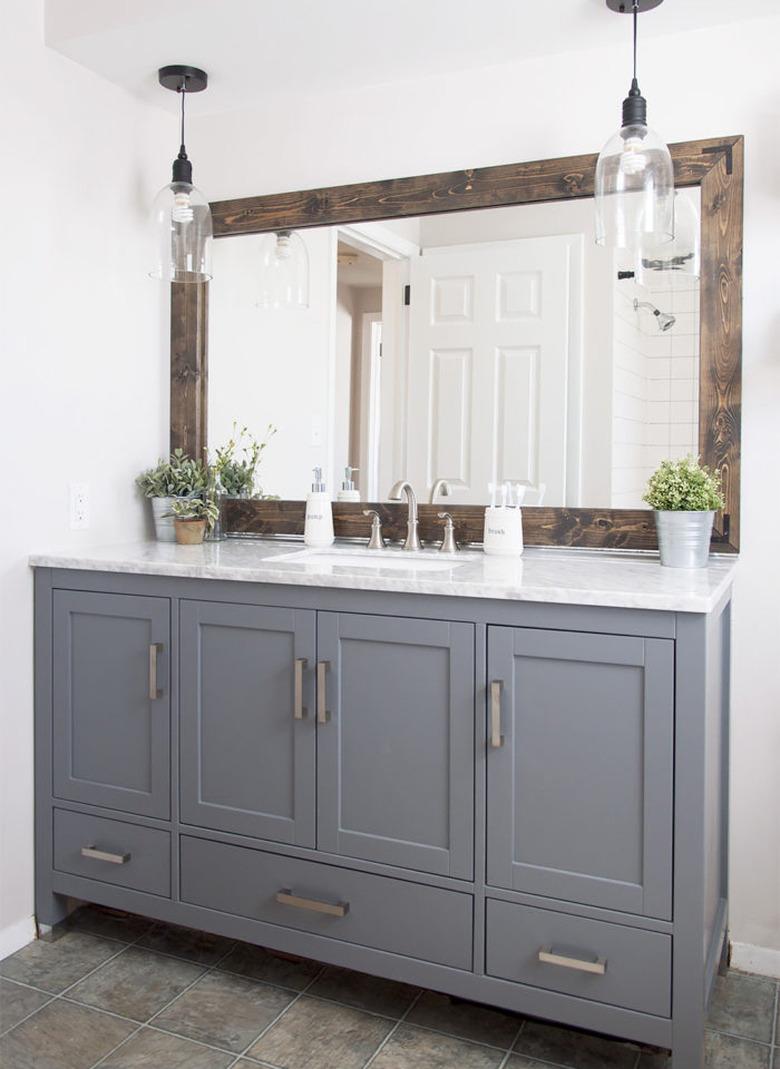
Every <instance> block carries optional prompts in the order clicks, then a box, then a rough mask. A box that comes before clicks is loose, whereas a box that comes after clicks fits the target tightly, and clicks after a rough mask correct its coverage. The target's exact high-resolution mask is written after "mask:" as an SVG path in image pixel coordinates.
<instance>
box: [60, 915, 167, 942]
mask: <svg viewBox="0 0 780 1069" xmlns="http://www.w3.org/2000/svg"><path fill="white" fill-rule="evenodd" d="M151 926H152V921H150V920H147V919H146V918H145V917H138V916H136V914H135V913H124V912H123V911H122V910H118V909H109V908H108V907H107V906H80V907H79V908H78V909H77V910H75V911H74V912H73V913H71V915H70V916H69V917H68V918H67V919H66V920H64V921H63V923H62V925H58V927H62V928H65V929H69V930H71V931H78V932H89V933H90V934H91V935H101V936H103V937H104V938H106V939H117V940H118V941H119V942H120V943H134V942H135V940H136V939H137V938H138V937H139V936H140V935H143V933H144V932H148V931H149V929H150V928H151Z"/></svg>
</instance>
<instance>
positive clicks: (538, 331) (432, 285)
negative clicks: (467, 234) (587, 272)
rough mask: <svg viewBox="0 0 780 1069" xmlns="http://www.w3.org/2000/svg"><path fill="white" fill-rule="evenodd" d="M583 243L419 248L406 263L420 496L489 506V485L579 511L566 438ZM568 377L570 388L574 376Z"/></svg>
mask: <svg viewBox="0 0 780 1069" xmlns="http://www.w3.org/2000/svg"><path fill="white" fill-rule="evenodd" d="M582 256H583V247H582V238H581V237H580V236H578V235H563V236H555V237H544V238H527V239H522V240H514V241H505V242H491V243H490V244H489V245H485V244H477V245H458V246H450V247H448V248H439V249H432V250H431V251H428V250H426V251H425V252H424V253H423V255H421V256H419V257H416V258H414V259H413V260H412V263H411V280H412V289H411V308H410V332H409V333H410V337H409V367H408V377H407V383H408V412H409V419H408V423H407V428H408V430H407V462H408V472H409V478H410V479H411V481H412V484H413V485H414V486H415V487H417V488H418V490H422V489H423V487H425V489H426V492H429V491H430V488H431V486H432V485H433V483H434V482H435V481H436V479H446V480H447V481H448V482H449V483H450V486H451V489H452V497H451V499H450V500H451V501H452V503H453V504H454V503H458V504H484V502H485V501H486V499H487V485H488V483H491V482H503V481H504V480H505V479H509V480H511V481H512V482H522V483H525V484H526V485H527V486H528V487H529V495H528V501H529V503H531V504H535V503H537V502H538V500H539V493H540V488H541V487H546V497H547V499H548V500H550V501H552V502H555V503H556V504H562V503H564V502H566V503H567V504H577V500H576V497H577V482H578V480H577V479H576V478H574V477H573V473H572V472H570V471H567V448H566V446H567V435H568V434H572V433H574V434H575V435H576V434H578V431H579V399H578V398H577V397H575V396H574V395H573V390H572V385H571V383H570V381H569V380H570V374H569V372H570V367H571V366H572V364H573V361H574V360H575V359H577V358H578V356H577V353H576V352H574V353H573V352H572V340H573V339H574V344H575V347H576V345H577V342H578V339H579V337H580V321H581V317H582V307H581V303H582V298H581V292H580V286H579V284H576V283H577V280H579V279H580V278H581V274H582ZM576 378H577V377H576V376H572V381H576Z"/></svg>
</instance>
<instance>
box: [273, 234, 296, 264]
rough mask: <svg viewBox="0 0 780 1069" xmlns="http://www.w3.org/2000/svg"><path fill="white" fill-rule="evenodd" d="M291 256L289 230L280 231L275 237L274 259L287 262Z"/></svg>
mask: <svg viewBox="0 0 780 1069" xmlns="http://www.w3.org/2000/svg"><path fill="white" fill-rule="evenodd" d="M292 254H293V247H292V235H291V234H290V231H289V230H280V231H279V232H278V234H277V235H276V250H275V255H276V259H277V260H289V259H290V257H291V256H292Z"/></svg>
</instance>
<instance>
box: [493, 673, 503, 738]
mask: <svg viewBox="0 0 780 1069" xmlns="http://www.w3.org/2000/svg"><path fill="white" fill-rule="evenodd" d="M503 689H504V684H503V683H502V682H501V680H500V679H494V680H493V681H492V683H491V684H490V745H491V746H492V747H493V748H494V749H495V750H497V749H499V747H501V746H503V745H504V736H503V735H502V734H501V691H502V690H503Z"/></svg>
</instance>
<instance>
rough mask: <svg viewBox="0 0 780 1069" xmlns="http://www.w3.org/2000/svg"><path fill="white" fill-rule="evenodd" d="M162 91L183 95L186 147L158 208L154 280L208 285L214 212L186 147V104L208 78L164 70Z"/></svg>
mask: <svg viewBox="0 0 780 1069" xmlns="http://www.w3.org/2000/svg"><path fill="white" fill-rule="evenodd" d="M158 77H159V80H160V85H162V86H164V87H165V88H166V89H171V90H174V91H175V92H177V93H179V95H180V99H181V145H180V148H179V155H178V156H177V157H176V159H175V160H174V161H173V174H172V180H171V182H169V184H168V185H167V186H164V187H163V188H162V189H161V190H160V192H159V193H158V194H157V196H156V197H155V199H154V203H153V205H152V225H153V230H154V240H155V260H154V264H153V266H152V269H151V271H150V272H149V274H150V276H151V277H152V278H157V279H160V280H161V281H162V282H208V280H209V279H210V278H211V277H212V273H211V239H212V225H211V208H210V207H209V202H208V200H207V199H206V197H205V196H204V195H203V194H202V193H201V191H200V190H199V189H198V188H197V187H196V186H194V185H193V184H192V163H191V162H190V160H189V158H188V156H187V150H186V148H185V146H184V100H185V97H186V96H187V94H188V93H197V92H200V91H201V90H203V89H205V88H206V85H207V84H208V77H207V75H206V73H205V71H201V70H199V69H198V68H196V67H184V66H180V65H175V66H169V67H161V68H160V70H159V72H158Z"/></svg>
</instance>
